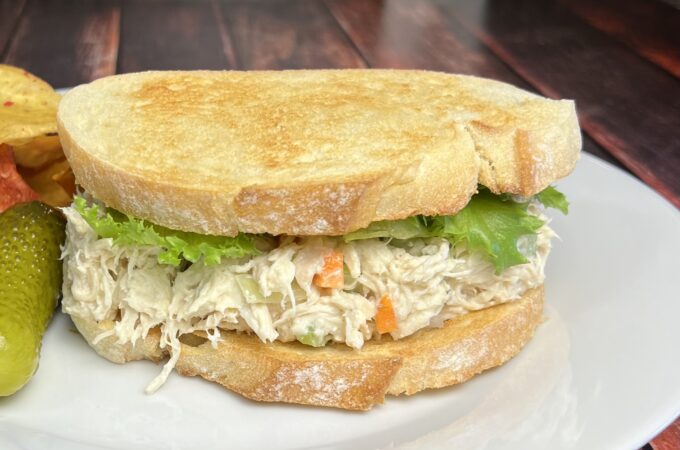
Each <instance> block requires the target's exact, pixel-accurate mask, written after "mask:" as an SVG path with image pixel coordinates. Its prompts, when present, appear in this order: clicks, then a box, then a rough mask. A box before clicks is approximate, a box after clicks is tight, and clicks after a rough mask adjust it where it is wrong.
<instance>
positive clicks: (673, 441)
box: [650, 417, 680, 450]
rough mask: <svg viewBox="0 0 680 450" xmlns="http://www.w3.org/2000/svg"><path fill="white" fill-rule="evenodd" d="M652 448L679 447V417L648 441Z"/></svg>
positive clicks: (659, 449)
mask: <svg viewBox="0 0 680 450" xmlns="http://www.w3.org/2000/svg"><path fill="white" fill-rule="evenodd" d="M650 444H651V447H652V449H653V450H678V449H679V448H680V417H678V418H677V419H675V422H673V423H672V424H671V425H670V426H669V427H668V428H666V429H665V430H663V431H662V432H661V433H660V434H659V435H658V436H657V437H655V438H654V439H652V442H650Z"/></svg>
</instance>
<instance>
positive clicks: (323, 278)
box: [313, 250, 345, 289]
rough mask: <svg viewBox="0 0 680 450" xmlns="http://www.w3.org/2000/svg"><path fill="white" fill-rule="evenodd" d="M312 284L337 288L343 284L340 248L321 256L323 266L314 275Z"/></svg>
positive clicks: (343, 275) (343, 273)
mask: <svg viewBox="0 0 680 450" xmlns="http://www.w3.org/2000/svg"><path fill="white" fill-rule="evenodd" d="M313 282H314V284H315V285H316V286H318V287H320V288H335V289H339V288H341V287H343V286H344V284H345V271H344V267H343V255H342V252H341V251H340V250H333V251H332V252H330V253H328V254H327V255H326V256H324V258H323V267H322V268H321V271H320V272H317V273H316V275H314V280H313Z"/></svg>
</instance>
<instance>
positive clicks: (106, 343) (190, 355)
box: [72, 286, 543, 410]
mask: <svg viewBox="0 0 680 450" xmlns="http://www.w3.org/2000/svg"><path fill="white" fill-rule="evenodd" d="M542 311H543V287H542V286H541V287H539V288H536V289H532V290H529V291H527V292H526V293H525V295H524V296H523V297H522V298H521V299H519V300H516V301H513V302H509V303H505V304H502V305H498V306H494V307H492V308H487V309H483V310H481V311H476V312H473V313H469V314H467V315H464V316H460V317H458V318H454V319H452V320H449V321H448V322H446V324H445V325H444V326H443V327H442V328H431V329H425V330H421V331H419V332H417V333H416V334H414V335H412V336H409V337H407V338H405V339H400V340H398V341H393V340H391V339H383V340H381V341H369V342H367V343H366V344H365V345H364V347H363V348H362V349H361V350H353V349H351V348H349V347H346V346H344V345H331V346H327V347H324V348H312V347H307V346H304V345H302V344H298V343H280V342H274V343H271V344H263V343H262V342H261V341H260V340H259V339H258V338H257V337H254V336H251V335H245V334H236V333H223V341H222V342H221V343H220V344H219V346H218V347H217V349H213V348H212V346H211V345H210V343H209V342H206V340H205V339H203V338H201V337H200V336H194V335H191V336H189V337H188V338H186V337H185V338H184V339H182V340H183V342H184V343H183V344H182V349H181V353H180V357H179V360H178V362H177V366H176V370H177V371H178V372H179V373H181V374H183V375H187V376H201V377H203V378H205V379H207V380H210V381H214V382H217V383H219V384H221V385H223V386H224V387H226V388H227V389H230V390H232V391H234V392H237V393H239V394H241V395H243V396H244V397H247V398H250V399H253V400H258V401H264V402H287V403H299V404H306V405H315V406H329V407H336V408H343V409H353V410H367V409H370V408H371V407H372V406H373V405H375V404H377V403H382V402H383V401H384V398H385V395H386V394H390V395H400V394H407V395H411V394H415V393H416V392H419V391H422V390H424V389H430V388H439V387H444V386H449V385H453V384H457V383H462V382H463V381H466V380H468V379H469V378H471V377H473V376H474V375H476V374H478V373H480V372H482V371H484V370H486V369H489V368H491V367H495V366H498V365H500V364H502V363H504V362H505V361H507V360H509V359H510V358H512V357H513V356H515V355H516V354H517V353H518V352H519V350H520V349H521V348H522V346H524V344H526V343H527V342H528V341H529V339H530V338H531V337H532V336H533V334H534V330H535V329H536V327H537V326H538V324H539V323H540V322H541V320H542ZM72 319H73V322H74V323H75V325H76V327H77V328H78V330H79V331H80V333H81V334H82V335H83V336H84V337H85V339H86V340H87V342H88V343H89V344H90V345H91V346H92V347H93V348H94V349H95V350H96V351H97V353H99V354H100V355H101V356H103V357H104V358H107V359H109V360H110V361H113V362H116V363H120V364H122V363H125V362H127V361H133V360H138V359H150V360H152V361H159V360H160V359H161V358H162V357H163V352H162V351H161V349H160V348H159V347H158V343H159V334H160V333H159V331H158V330H157V329H156V330H153V331H154V332H152V333H150V334H149V336H147V338H146V339H145V340H144V341H140V342H138V343H137V344H136V345H135V346H134V347H133V346H132V345H129V344H127V345H121V344H118V343H117V342H116V339H115V337H107V338H105V339H102V340H101V341H99V342H97V343H96V344H93V340H94V338H95V337H96V336H97V335H99V334H100V333H102V332H103V331H107V330H109V329H111V328H112V326H113V323H112V322H102V323H96V322H94V321H91V320H86V319H83V318H80V317H77V316H73V317H72Z"/></svg>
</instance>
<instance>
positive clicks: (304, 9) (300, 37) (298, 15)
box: [222, 0, 366, 69]
mask: <svg viewBox="0 0 680 450" xmlns="http://www.w3.org/2000/svg"><path fill="white" fill-rule="evenodd" d="M222 9H223V11H224V16H223V17H224V20H225V23H226V25H227V28H228V30H229V32H230V33H231V35H232V37H233V43H234V48H235V49H236V55H237V59H238V61H239V63H240V67H241V68H243V69H298V68H306V69H319V68H356V67H365V65H366V64H365V62H364V60H363V59H362V58H361V56H360V55H359V54H358V52H357V51H356V49H355V48H354V46H353V45H352V43H351V41H350V40H349V39H348V38H347V36H346V35H345V34H344V33H343V31H342V30H341V29H340V28H339V27H338V25H337V23H336V22H335V20H334V19H333V17H332V16H331V15H330V13H329V12H328V10H327V9H326V8H325V6H324V5H323V4H322V3H320V2H318V1H316V0H292V1H262V2H252V1H250V2H227V3H224V4H223V8H222Z"/></svg>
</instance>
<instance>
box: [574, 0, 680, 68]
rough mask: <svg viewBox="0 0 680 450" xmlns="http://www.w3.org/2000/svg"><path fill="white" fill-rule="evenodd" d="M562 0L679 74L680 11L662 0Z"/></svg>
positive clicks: (615, 35)
mask: <svg viewBox="0 0 680 450" xmlns="http://www.w3.org/2000/svg"><path fill="white" fill-rule="evenodd" d="M563 1H564V3H565V4H566V5H567V6H568V7H569V9H571V10H572V11H573V12H574V13H576V14H577V15H579V16H580V17H582V18H583V19H584V20H586V21H587V22H588V23H589V24H591V25H592V26H594V27H595V28H597V29H599V30H601V31H603V32H605V33H607V34H609V35H611V36H614V37H615V38H616V39H618V40H620V41H621V42H624V43H625V44H626V45H628V46H630V47H631V48H633V49H635V51H637V52H638V53H639V54H641V55H643V56H644V57H646V58H647V59H649V60H650V61H653V62H654V63H655V64H658V65H659V66H661V67H663V68H664V69H666V70H667V71H669V72H670V73H672V74H673V75H675V76H676V77H680V10H678V9H675V8H673V7H672V6H670V5H668V4H666V3H664V2H662V1H645V0H599V1H597V2H593V1H589V0H563Z"/></svg>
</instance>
